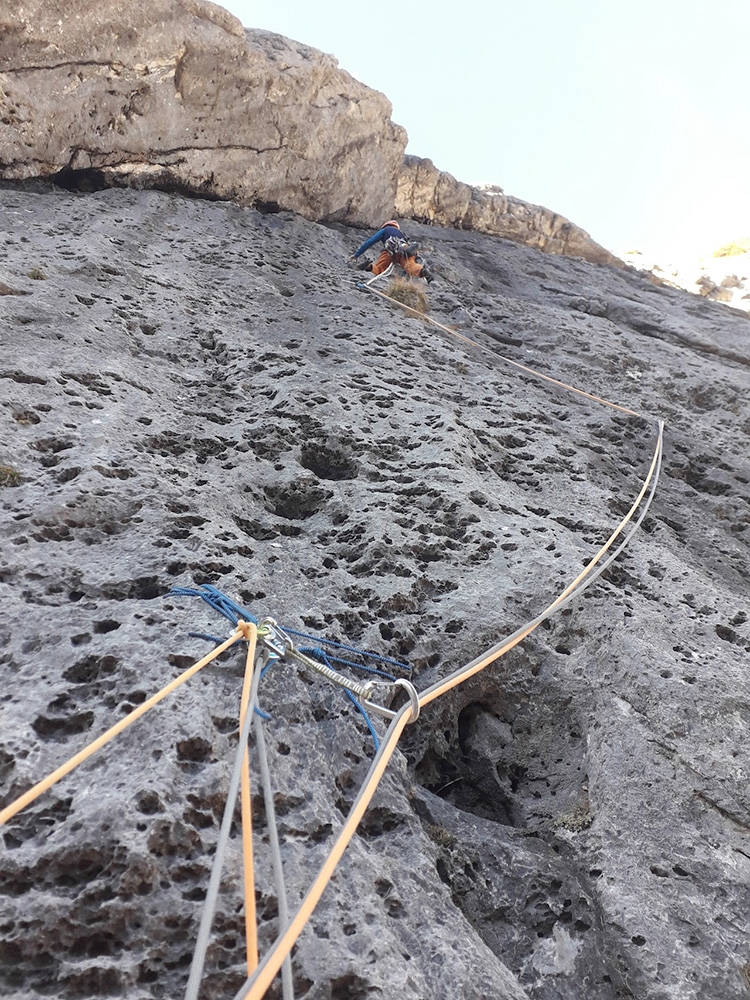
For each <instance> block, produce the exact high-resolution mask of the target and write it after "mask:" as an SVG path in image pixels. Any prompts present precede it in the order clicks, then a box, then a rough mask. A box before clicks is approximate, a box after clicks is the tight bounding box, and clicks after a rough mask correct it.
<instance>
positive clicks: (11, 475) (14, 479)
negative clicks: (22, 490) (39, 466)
mask: <svg viewBox="0 0 750 1000" xmlns="http://www.w3.org/2000/svg"><path fill="white" fill-rule="evenodd" d="M20 485H21V474H20V472H18V470H17V469H14V468H12V467H11V466H10V465H0V486H20Z"/></svg>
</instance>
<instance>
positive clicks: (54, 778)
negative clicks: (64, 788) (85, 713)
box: [0, 622, 245, 826]
mask: <svg viewBox="0 0 750 1000" xmlns="http://www.w3.org/2000/svg"><path fill="white" fill-rule="evenodd" d="M243 626H244V622H240V623H239V625H238V626H237V631H236V632H235V633H234V634H233V635H231V636H230V637H229V638H228V639H227V640H226V641H225V642H222V644H221V645H220V646H217V647H216V649H213V650H212V651H211V652H210V653H209V654H208V656H204V657H203V659H202V660H198V662H197V663H194V664H193V665H192V667H188V669H187V670H185V671H184V673H181V674H180V675H179V677H175V679H174V680H173V681H171V682H170V683H169V684H167V686H166V687H164V688H162V689H161V691H159V692H157V693H156V694H155V695H153V696H152V697H151V698H149V699H148V701H144V702H143V704H142V705H139V706H138V707H137V708H135V709H133V711H132V712H129V713H128V715H126V716H125V718H124V719H120V721H119V722H118V723H116V724H115V725H114V726H112V728H111V729H108V730H107V731H106V733H102V735H101V736H98V737H97V738H96V739H95V740H93V742H91V743H89V745H88V746H86V747H84V748H83V750H80V751H79V752H78V753H77V754H75V756H73V757H71V758H70V760H68V761H66V762H65V763H64V764H62V765H61V766H60V767H58V768H57V770H56V771H53V772H52V774H49V775H47V777H46V778H44V779H43V780H42V781H40V782H38V783H37V784H36V785H34V786H33V788H30V789H29V790H28V792H24V793H23V795H21V796H20V797H19V798H17V799H16V800H15V802H11V804H10V805H9V806H6V807H5V809H3V810H2V812H0V826H2V825H3V823H7V822H8V820H9V819H12V818H13V817H14V816H15V815H16V813H19V812H20V811H21V810H22V809H25V808H26V806H28V805H30V803H32V802H34V801H35V800H36V799H38V798H39V796H40V795H41V794H42V793H43V792H46V791H47V789H48V788H51V787H52V786H53V785H54V784H56V783H57V782H58V781H59V780H60V779H61V778H64V777H65V775H66V774H70V772H71V771H73V770H74V769H75V768H76V767H78V765H79V764H82V763H83V762H84V761H85V760H88V758H89V757H91V756H92V754H94V753H96V751H97V750H100V749H101V748H102V747H103V746H105V745H106V744H107V743H109V742H110V740H113V739H114V738H115V736H118V735H119V734H120V733H121V732H122V731H123V729H127V728H128V726H129V725H131V724H132V723H133V722H135V720H136V719H140V717H141V716H142V715H145V714H146V712H148V711H149V709H151V708H153V707H154V705H157V704H158V703H159V702H160V701H161V700H162V699H163V698H166V697H167V695H168V694H171V693H172V691H174V690H175V689H176V688H178V687H179V686H180V685H181V684H184V683H185V681H187V680H189V679H190V678H191V677H192V676H193V674H197V673H198V671H199V670H201V669H202V668H203V667H205V666H206V664H207V663H210V662H211V661H212V660H215V659H216V657H217V656H219V654H220V653H223V652H224V650H225V649H229V647H230V646H232V645H234V643H235V642H237V641H238V640H239V639H243V638H244V636H245V631H244V628H243Z"/></svg>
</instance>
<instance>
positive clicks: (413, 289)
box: [385, 278, 427, 315]
mask: <svg viewBox="0 0 750 1000" xmlns="http://www.w3.org/2000/svg"><path fill="white" fill-rule="evenodd" d="M385 294H386V295H387V296H388V298H390V299H393V300H394V301H395V302H401V303H403V304H404V305H405V306H409V308H410V309H414V310H415V311H416V312H418V313H422V315H424V314H425V313H426V312H427V296H426V295H425V293H424V292H423V291H422V289H421V288H420V287H419V285H418V284H417V283H416V282H415V281H410V280H409V279H408V278H394V279H393V281H392V282H391V283H390V285H389V286H388V289H387V291H386V293H385Z"/></svg>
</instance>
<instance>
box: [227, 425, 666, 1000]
mask: <svg viewBox="0 0 750 1000" xmlns="http://www.w3.org/2000/svg"><path fill="white" fill-rule="evenodd" d="M663 428H664V424H663V422H662V421H659V432H658V436H657V442H656V446H655V449H654V455H653V459H652V461H651V466H650V468H649V472H648V475H647V477H646V480H645V482H644V483H643V486H642V488H641V490H640V492H639V493H638V496H637V497H636V499H635V501H634V502H633V504H632V506H631V507H630V509H629V511H628V513H627V514H626V515H625V517H624V518H623V519H622V520H621V521H620V523H619V525H618V526H617V528H616V529H615V530H614V531H613V532H612V534H611V535H610V536H609V538H608V539H607V541H606V542H605V543H604V545H602V547H601V548H600V549H599V551H598V552H597V553H596V554H595V555H594V556H593V558H592V559H591V560H590V561H589V563H588V565H587V566H586V567H585V568H584V570H583V571H582V572H581V573H579V574H578V576H577V577H576V578H575V579H574V580H572V581H571V583H570V584H568V586H567V587H566V588H565V589H564V590H563V591H562V593H560V594H559V595H558V596H557V597H556V598H555V599H554V600H553V601H552V602H551V603H550V604H549V605H548V606H547V607H546V608H545V609H544V610H543V611H542V612H541V613H540V614H539V615H537V616H536V618H534V619H532V621H530V622H527V623H526V624H525V625H523V626H521V627H520V628H519V629H516V631H515V632H513V633H512V634H511V635H510V636H508V637H507V638H506V639H504V640H503V641H502V642H500V643H497V644H496V645H495V646H492V647H491V648H490V649H488V650H487V651H486V652H485V653H483V654H482V655H481V656H479V657H477V658H476V659H474V660H472V661H470V662H469V663H467V664H465V665H464V666H462V667H460V668H459V669H458V670H455V671H454V672H453V673H451V674H449V675H448V676H447V677H444V678H442V679H441V680H440V681H437V682H436V683H435V684H433V685H431V686H430V687H428V688H426V689H425V690H424V691H422V692H420V693H419V694H418V708H417V710H416V711H418V709H419V708H422V707H424V706H425V705H428V704H429V703H430V702H431V701H434V700H435V699H436V698H439V697H440V696H441V695H443V694H446V693H447V692H448V691H450V690H451V689H452V688H454V687H456V686H457V685H459V684H461V683H463V682H464V681H466V680H468V679H469V678H470V677H472V676H474V674H477V673H479V671H481V670H483V669H484V668H485V667H487V666H489V664H491V663H493V662H494V661H496V660H497V659H499V658H500V657H501V656H504V655H505V654H506V653H507V652H509V651H510V650H511V649H513V648H514V647H515V646H517V645H518V643H519V642H521V641H522V640H523V639H524V638H525V637H526V636H528V635H529V634H530V633H531V632H533V631H534V629H536V628H537V627H538V626H539V625H540V624H541V623H542V622H543V621H546V620H547V618H549V617H550V616H551V615H552V614H553V613H555V612H556V611H560V610H561V609H562V608H564V607H565V606H566V605H567V604H569V603H570V602H571V601H572V600H573V599H574V598H576V597H578V596H580V594H581V593H582V592H583V591H584V590H586V589H587V588H588V587H589V586H591V584H592V583H594V581H595V580H596V579H597V578H598V577H599V576H600V575H601V574H602V573H603V572H604V571H605V569H607V567H608V566H609V565H610V564H611V562H612V561H613V560H614V559H615V558H616V557H617V555H619V553H620V552H621V551H622V550H623V549H624V548H625V546H626V545H627V544H628V542H629V541H630V539H631V538H632V536H633V535H634V533H635V532H636V531H637V529H638V527H639V526H640V525H641V523H642V522H643V519H644V518H645V516H646V514H647V513H648V509H649V507H650V506H651V502H652V500H653V498H654V495H655V492H656V486H657V484H658V480H659V473H660V469H661V460H662V447H663ZM647 493H648V496H646V494H647ZM644 498H645V502H644V503H643V507H642V509H641V511H640V513H639V516H638V518H637V520H636V521H635V523H634V524H633V526H632V527H631V530H630V531H629V532H628V534H627V535H625V537H624V538H623V540H622V541H621V543H620V545H619V546H618V547H617V548H616V549H615V550H614V551H613V552H611V553H610V549H611V548H612V546H613V544H614V542H615V541H616V539H617V538H618V537H619V536H620V535H622V533H623V532H624V530H625V528H626V527H627V525H628V524H629V523H630V522H631V521H632V519H633V517H634V515H635V513H636V511H637V510H638V507H639V506H640V505H641V503H642V502H643V501H644ZM607 553H610V554H609V557H608V558H607V559H606V560H604V561H601V560H602V559H603V557H604V556H605V555H606V554H607ZM413 721H415V707H414V704H413V703H412V702H411V701H410V702H408V703H407V704H405V705H404V706H403V707H402V708H401V709H399V711H398V712H396V713H394V716H393V719H392V721H391V723H390V725H389V727H388V730H387V731H386V734H385V736H384V737H383V739H382V742H381V746H380V749H379V750H378V752H377V754H376V756H375V758H374V760H373V762H372V764H371V765H370V770H369V771H368V773H367V776H366V778H365V780H364V782H363V784H362V786H361V788H360V790H359V793H358V795H357V798H356V799H355V801H354V804H353V805H352V808H351V810H350V811H349V815H348V816H347V818H346V821H345V822H344V826H343V827H342V829H341V830H340V831H339V833H338V835H337V837H336V839H335V841H334V843H333V845H332V846H331V849H330V851H329V853H328V855H327V857H326V859H325V861H324V863H323V865H322V867H321V868H320V871H319V872H318V874H317V876H316V877H315V879H314V881H313V883H312V885H311V886H310V888H309V889H308V891H307V893H306V894H305V897H304V899H303V900H302V902H301V904H300V906H299V907H298V909H297V911H296V913H295V914H294V917H293V918H292V919H291V921H290V922H289V925H288V926H287V928H286V930H284V931H283V932H282V933H281V934H280V935H279V936H278V938H277V939H276V941H275V942H274V944H273V945H272V946H271V948H270V949H269V951H268V953H267V954H266V956H265V958H264V959H263V961H262V962H261V963H260V965H259V966H258V968H257V969H256V971H255V973H254V974H253V975H252V976H251V977H250V978H249V979H248V981H247V982H246V983H245V984H244V985H243V986H242V987H241V989H240V990H239V991H238V992H237V993H236V995H235V997H234V1000H261V998H262V997H263V995H264V994H265V992H266V990H267V989H268V987H269V986H270V985H271V983H272V982H273V980H274V978H275V976H276V975H277V973H278V971H279V968H280V967H281V964H282V963H283V961H284V959H285V957H286V956H287V955H288V954H289V953H290V952H291V949H292V948H293V947H294V943H295V942H296V940H297V938H298V937H299V935H300V934H301V933H302V930H303V929H304V927H305V924H306V923H307V921H308V920H309V919H310V917H311V916H312V913H313V911H314V909H315V907H316V906H317V903H318V901H319V900H320V897H321V896H322V894H323V891H324V890H325V887H326V886H327V884H328V882H329V881H330V879H331V877H332V875H333V872H334V871H335V869H336V866H337V865H338V863H339V861H340V860H341V858H342V856H343V854H344V851H345V850H346V848H347V846H348V844H349V842H350V841H351V839H352V837H353V836H354V833H355V831H356V829H357V826H358V825H359V822H360V820H361V819H362V817H363V816H364V813H365V811H366V809H367V807H368V805H369V803H370V801H371V799H372V796H373V795H374V793H375V790H376V788H377V786H378V784H379V783H380V780H381V778H382V776H383V774H384V772H385V768H386V766H387V764H388V762H389V760H390V758H391V757H392V755H393V753H394V751H395V749H396V746H397V744H398V740H399V738H400V736H401V733H402V732H403V730H404V728H405V727H406V726H407V725H408V724H409V723H410V722H413Z"/></svg>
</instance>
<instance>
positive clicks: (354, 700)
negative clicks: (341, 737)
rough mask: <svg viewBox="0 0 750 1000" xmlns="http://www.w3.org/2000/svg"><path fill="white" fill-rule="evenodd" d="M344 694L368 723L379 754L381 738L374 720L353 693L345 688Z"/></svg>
mask: <svg viewBox="0 0 750 1000" xmlns="http://www.w3.org/2000/svg"><path fill="white" fill-rule="evenodd" d="M344 694H345V695H346V696H347V698H348V699H349V701H351V702H352V704H353V705H354V706H355V707H356V708H357V710H358V711H359V712H361V713H362V718H363V719H364V720H365V722H366V723H367V728H368V729H369V730H370V735H371V736H372V739H373V742H374V743H375V753H377V752H378V750H379V749H380V738H379V737H378V734H377V733H376V732H375V726H373V724H372V719H371V718H370V716H369V715H368V714H367V711H366V710H365V707H364V705H363V704H362V703H361V702H360V701H359V699H358V698H355V697H354V695H353V694H352V693H351V691H347V689H346V688H344Z"/></svg>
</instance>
